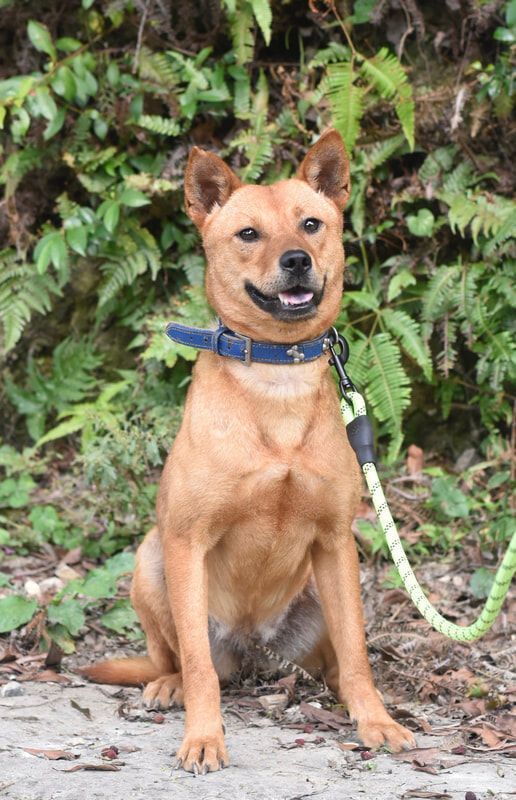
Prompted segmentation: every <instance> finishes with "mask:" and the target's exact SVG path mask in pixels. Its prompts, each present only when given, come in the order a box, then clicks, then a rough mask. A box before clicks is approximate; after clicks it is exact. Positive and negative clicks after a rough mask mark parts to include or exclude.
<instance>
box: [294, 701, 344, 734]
mask: <svg viewBox="0 0 516 800" xmlns="http://www.w3.org/2000/svg"><path fill="white" fill-rule="evenodd" d="M299 710H300V712H301V713H302V714H303V715H304V716H305V717H306V719H307V720H308V722H314V723H316V724H318V725H322V726H324V727H325V728H330V729H331V730H334V731H338V730H340V729H341V728H342V727H343V726H344V725H350V724H351V723H350V721H349V720H348V719H347V718H346V717H344V716H342V715H341V714H336V713H335V712H334V711H327V710H326V709H325V708H318V707H317V706H314V705H312V704H311V703H301V705H300V706H299Z"/></svg>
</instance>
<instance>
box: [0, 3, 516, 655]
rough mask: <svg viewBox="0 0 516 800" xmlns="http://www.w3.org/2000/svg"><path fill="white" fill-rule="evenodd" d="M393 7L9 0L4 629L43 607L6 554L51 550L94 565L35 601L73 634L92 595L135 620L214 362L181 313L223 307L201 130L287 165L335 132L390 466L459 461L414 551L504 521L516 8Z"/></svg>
mask: <svg viewBox="0 0 516 800" xmlns="http://www.w3.org/2000/svg"><path fill="white" fill-rule="evenodd" d="M398 5H399V4H397V3H394V2H392V3H391V2H375V0H355V2H340V3H334V2H333V0H323V2H318V3H308V2H305V0H289V2H286V3H281V4H280V3H272V2H269V0H222V2H221V3H220V5H218V4H213V3H206V2H201V3H198V4H195V7H194V6H192V4H188V6H185V5H184V4H182V3H178V4H173V3H170V2H167V1H166V2H160V3H154V2H149V3H147V4H145V6H144V5H143V4H139V3H134V2H131V0H123V2H117V3H112V2H110V1H109V0H82V2H79V0H74V1H73V2H70V3H68V4H67V5H66V9H64V10H61V12H60V13H59V14H56V13H55V9H54V5H53V3H52V2H51V0H48V2H47V1H46V2H44V3H42V4H40V5H39V6H38V8H37V9H36V8H35V7H34V4H29V3H17V2H14V0H3V2H0V14H1V16H2V29H3V32H4V33H3V35H4V48H3V52H2V55H1V56H0V58H1V59H2V61H3V62H4V63H3V74H4V76H5V77H4V79H3V80H1V81H0V125H1V128H2V130H1V144H0V146H1V154H2V162H1V166H0V184H1V185H2V186H3V190H4V198H3V202H2V204H1V206H0V233H1V237H2V242H1V247H2V248H3V249H1V250H0V330H1V333H0V350H1V355H2V358H3V361H4V364H3V369H2V373H3V376H4V378H5V380H4V383H3V386H2V389H1V392H2V396H1V399H2V412H3V413H2V419H1V421H0V436H1V439H2V442H1V446H0V466H1V467H2V469H3V472H4V475H3V477H2V479H1V480H0V553H1V554H2V555H1V556H0V570H2V571H1V572H0V592H1V593H2V594H5V597H2V598H1V599H0V629H1V630H2V631H4V632H5V631H9V630H11V629H12V628H16V627H18V626H21V625H23V624H25V623H27V622H28V621H29V620H30V619H31V618H32V617H33V615H34V612H35V610H36V608H37V603H36V600H35V599H34V598H33V597H31V596H28V597H25V596H23V595H22V594H21V591H20V585H19V581H18V582H16V580H15V579H14V578H13V576H12V575H11V572H10V568H9V564H10V558H11V557H12V556H13V555H14V554H15V555H17V556H22V557H25V556H27V555H28V554H30V553H33V552H35V551H38V550H41V549H42V548H44V547H51V548H53V552H54V553H55V554H56V557H57V558H61V557H63V556H64V555H65V554H66V552H68V551H70V550H71V549H73V548H80V552H81V554H82V557H83V558H84V559H85V560H86V568H85V570H83V574H81V575H79V576H77V577H75V578H74V579H72V580H67V581H66V582H64V584H63V586H62V587H61V588H60V589H59V591H58V592H57V594H55V593H54V595H53V596H52V597H50V598H48V597H47V598H45V597H44V598H43V599H40V600H39V604H40V610H38V611H37V613H36V616H35V617H34V619H38V620H39V622H38V623H37V626H36V627H37V629H38V630H40V629H43V628H44V629H45V631H47V632H48V635H49V636H51V637H53V638H54V640H55V641H56V642H58V643H59V644H60V646H61V647H62V649H64V650H65V651H67V652H68V651H70V650H71V648H72V647H73V639H74V638H76V637H77V636H78V635H79V634H80V632H81V630H83V629H84V624H85V622H86V621H87V620H88V619H89V618H90V617H91V615H92V614H96V615H97V616H98V619H99V620H100V623H101V624H102V625H104V626H105V627H107V628H108V629H110V630H112V631H115V632H118V633H127V632H128V631H131V630H134V617H133V615H132V612H131V610H130V608H129V606H128V602H127V598H126V593H125V594H124V591H122V592H121V593H120V592H118V593H117V585H122V586H123V581H124V576H125V575H126V574H127V573H128V572H130V569H131V565H132V561H131V553H130V550H132V549H134V544H135V540H138V538H139V537H140V536H141V534H142V533H143V532H144V531H145V530H146V528H147V527H148V526H149V525H150V524H152V520H153V515H154V510H153V509H154V499H155V493H156V483H157V478H158V474H159V469H160V466H161V463H162V461H163V458H164V455H165V453H166V451H167V449H168V447H169V446H170V443H171V441H172V439H173V436H174V433H175V431H176V429H177V425H178V424H179V420H180V416H181V406H182V402H183V399H184V395H185V391H186V388H187V386H188V382H189V379H190V369H191V363H192V360H193V359H194V358H195V353H193V352H192V351H190V350H189V349H188V348H184V347H181V346H176V345H173V344H171V343H170V342H169V341H168V340H167V339H166V338H165V337H164V335H163V324H164V322H165V321H166V320H167V319H170V318H172V317H182V318H183V319H184V320H186V321H188V322H190V323H191V324H194V325H205V324H208V325H209V324H210V319H211V312H210V310H209V309H208V308H207V305H206V302H205V298H204V294H203V289H202V284H203V271H204V260H203V256H202V251H201V248H200V244H199V240H198V237H197V235H196V233H195V231H194V229H193V226H192V225H191V223H190V221H189V220H188V218H187V217H186V215H185V213H184V209H183V205H182V202H183V201H182V180H183V173H184V168H185V163H186V157H187V152H188V148H189V147H190V146H191V144H197V145H200V146H203V147H206V148H210V149H214V150H216V151H217V152H219V153H221V154H222V155H223V156H224V157H226V158H227V159H228V160H229V161H230V162H231V163H232V165H233V167H234V168H235V169H236V171H237V172H238V173H239V174H240V176H241V177H242V179H243V180H246V181H256V180H259V181H265V182H270V181H273V180H276V179H278V178H282V177H288V176H290V175H292V174H293V173H294V171H295V168H296V166H297V164H298V163H299V160H300V158H301V157H302V154H303V153H304V151H305V150H306V148H307V147H308V146H309V145H310V144H311V143H312V142H313V141H314V140H315V138H316V137H317V135H318V134H319V133H320V132H321V131H322V130H324V129H325V128H326V127H328V126H329V125H331V124H333V125H335V126H336V127H337V128H338V129H339V130H340V132H341V133H342V135H343V137H344V139H345V141H346V144H347V147H348V149H349V152H350V157H351V165H352V186H353V189H352V195H351V200H350V204H349V208H348V210H347V213H346V225H345V235H344V238H345V247H346V251H347V262H348V269H347V276H346V291H345V293H344V295H343V303H342V310H341V315H340V318H339V323H338V324H339V328H340V330H341V331H342V332H343V333H344V335H345V336H346V337H347V338H348V340H349V342H350V345H351V358H350V363H349V372H350V374H351V376H352V377H353V380H354V381H355V382H356V383H357V385H358V386H359V388H360V389H361V390H363V391H364V392H365V395H366V398H367V402H368V405H369V408H370V411H371V415H372V417H373V422H374V425H375V430H376V435H377V438H378V442H379V446H380V450H381V453H382V457H383V459H384V461H386V462H389V463H390V464H391V467H390V469H391V470H396V469H397V468H398V467H399V459H400V458H401V457H402V456H403V453H404V447H405V446H406V445H408V444H410V443H411V442H417V443H418V444H419V445H421V446H422V447H423V448H424V449H425V451H426V452H429V453H430V456H431V461H432V463H434V464H436V465H437V466H434V467H431V468H430V471H429V472H427V473H425V474H426V478H425V481H424V483H423V485H422V490H421V492H422V493H421V497H420V498H419V502H420V503H421V505H422V508H423V512H422V513H423V516H424V520H425V521H424V523H423V524H422V526H421V528H420V535H419V537H418V538H417V541H414V542H412V545H411V548H412V554H413V555H414V556H418V555H422V556H426V555H428V554H429V553H432V552H435V551H439V552H443V551H447V550H448V549H450V548H454V547H456V546H457V545H458V544H459V543H460V542H461V541H462V538H463V537H464V536H467V535H476V536H477V537H478V540H479V544H480V546H481V547H484V548H485V549H493V548H494V547H496V546H498V545H503V543H504V541H506V539H507V537H508V534H509V528H510V522H509V520H510V508H509V501H508V496H509V494H510V490H509V487H510V481H511V477H514V476H513V475H512V476H511V465H510V458H511V455H510V448H511V426H512V425H513V415H514V397H513V396H512V395H511V393H510V392H511V384H512V383H513V382H514V377H515V369H516V368H515V363H516V359H515V352H514V350H515V346H514V338H513V327H514V313H513V309H514V300H515V290H514V285H515V260H514V259H515V245H514V232H515V229H516V224H515V223H516V207H515V204H514V202H513V200H512V199H511V198H512V196H513V194H514V186H513V183H512V180H513V177H512V176H513V169H512V167H513V163H514V153H512V152H511V151H510V149H509V137H508V135H507V131H508V125H509V119H510V114H511V111H512V109H513V107H514V94H513V91H514V89H513V77H512V75H513V69H514V42H515V32H516V28H515V26H516V2H515V0H511V1H510V2H506V3H503V2H499V3H495V4H492V3H491V4H486V3H484V2H482V0H474V2H471V3H468V4H467V7H466V4H463V3H457V4H453V7H452V4H449V5H448V4H432V7H430V5H429V4H427V6H426V7H425V9H424V11H423V8H420V7H419V5H418V3H417V2H413V3H410V4H408V3H407V4H406V5H405V4H404V5H403V8H404V11H403V12H402V11H401V10H400V9H399V7H398ZM420 5H421V6H422V4H420ZM185 8H186V9H187V11H185ZM143 9H145V10H143ZM465 452H470V455H471V458H470V461H469V462H468V464H467V468H466V470H465V471H464V470H463V469H462V468H460V467H456V466H455V470H456V471H455V473H454V472H453V468H454V465H457V464H459V465H460V464H461V463H462V461H461V458H463V455H464V453H465ZM466 460H467V459H466ZM512 469H514V467H512ZM432 470H434V472H432ZM435 470H438V471H437V472H435ZM457 470H458V471H457ZM366 527H367V526H366ZM367 535H368V536H369V538H370V539H371V542H372V545H371V549H372V551H373V552H376V551H379V552H382V548H383V545H382V542H381V541H380V540H379V539H378V536H377V532H376V533H375V529H374V526H373V528H371V527H369V529H368V533H367ZM375 537H376V538H375ZM103 557H104V558H107V561H106V563H105V565H104V566H102V567H101V566H97V565H96V562H97V560H98V559H102V558H103ZM88 568H89V569H90V571H89V572H88V571H87V569H88ZM13 581H14V583H13ZM119 581H122V584H119V583H118V582H119ZM485 585H486V579H485V576H484V578H482V576H479V577H477V578H476V583H475V592H476V593H477V594H478V596H481V594H482V592H483V591H484V589H485ZM13 590H15V594H13V593H12V592H13ZM41 614H43V617H41ZM42 619H43V622H42V621H41V620H42ZM31 624H33V623H31ZM38 626H39V627H38ZM41 626H43V628H42V627H41Z"/></svg>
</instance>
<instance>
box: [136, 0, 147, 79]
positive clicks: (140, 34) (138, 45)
mask: <svg viewBox="0 0 516 800" xmlns="http://www.w3.org/2000/svg"><path fill="white" fill-rule="evenodd" d="M149 4H150V0H147V2H146V3H145V7H144V9H143V12H142V16H141V19H140V24H139V26H138V38H137V39H136V49H135V51H134V59H133V70H132V72H133V75H136V73H137V72H138V63H139V60H140V50H141V49H142V40H143V31H144V29H145V23H146V22H147V14H148V13H149Z"/></svg>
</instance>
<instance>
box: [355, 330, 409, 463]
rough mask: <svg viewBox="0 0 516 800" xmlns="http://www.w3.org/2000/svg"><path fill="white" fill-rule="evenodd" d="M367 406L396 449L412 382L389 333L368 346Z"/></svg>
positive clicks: (374, 337)
mask: <svg viewBox="0 0 516 800" xmlns="http://www.w3.org/2000/svg"><path fill="white" fill-rule="evenodd" d="M365 392H366V397H367V400H368V403H369V404H370V406H371V407H372V408H373V410H374V414H375V416H376V417H377V419H379V420H380V421H381V422H383V423H384V427H385V430H386V432H387V433H388V434H389V435H390V436H391V438H392V439H393V443H394V452H392V451H391V453H390V455H391V457H393V456H394V454H395V452H396V449H399V447H400V445H401V423H402V419H403V412H404V410H405V409H406V408H407V407H408V405H409V403H410V394H411V389H410V380H409V378H408V375H407V374H406V372H405V370H404V369H403V367H402V364H401V354H400V350H399V347H398V346H397V344H396V343H395V342H394V341H393V340H392V338H391V337H390V336H389V334H387V333H377V334H376V335H375V336H373V337H372V339H371V340H370V343H369V369H368V381H367V384H366V387H365Z"/></svg>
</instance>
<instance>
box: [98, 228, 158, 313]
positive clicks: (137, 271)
mask: <svg viewBox="0 0 516 800" xmlns="http://www.w3.org/2000/svg"><path fill="white" fill-rule="evenodd" d="M117 244H118V247H119V250H120V252H119V253H116V254H115V253H110V257H109V258H108V260H106V262H105V263H104V264H102V265H101V270H102V272H103V273H104V275H105V280H104V281H103V283H102V285H101V287H100V291H99V306H103V305H105V304H106V303H107V302H108V301H109V300H112V299H113V298H114V297H115V296H116V295H117V294H118V293H119V292H120V291H121V290H122V289H123V288H124V287H125V286H131V285H132V284H133V283H134V282H135V281H136V279H137V278H138V277H139V276H140V275H143V274H145V273H146V272H147V270H149V269H150V271H151V275H152V278H153V279H155V278H156V275H157V274H158V272H159V270H160V269H161V266H162V263H161V251H160V249H159V247H158V245H157V242H156V240H155V239H154V236H153V235H152V234H151V233H150V231H148V230H147V229H146V228H143V227H141V226H140V225H139V224H138V222H137V221H136V220H135V219H131V218H130V219H127V220H126V222H125V231H124V232H123V233H120V234H119V235H118V239H117Z"/></svg>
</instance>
